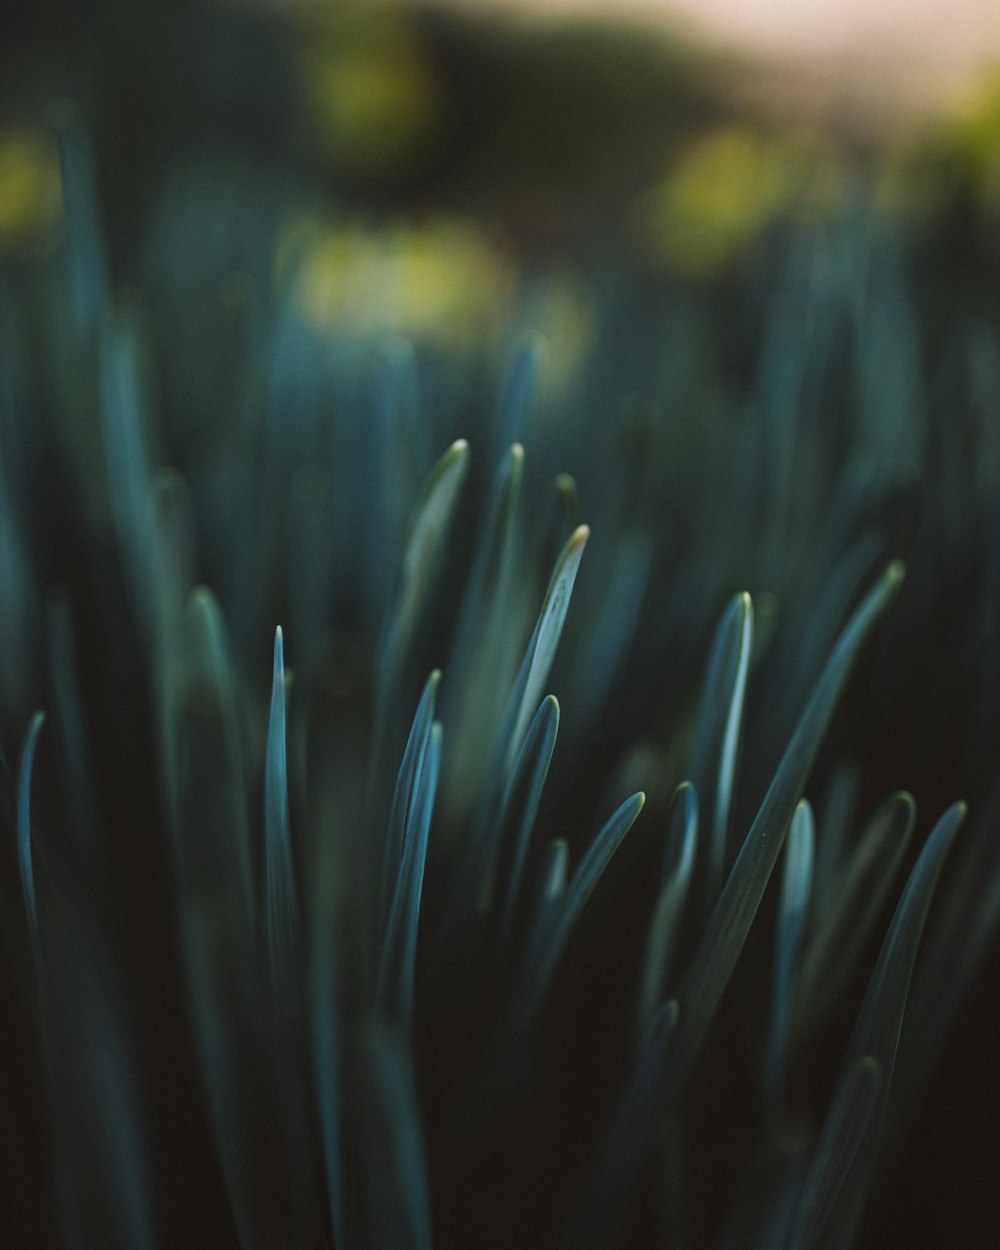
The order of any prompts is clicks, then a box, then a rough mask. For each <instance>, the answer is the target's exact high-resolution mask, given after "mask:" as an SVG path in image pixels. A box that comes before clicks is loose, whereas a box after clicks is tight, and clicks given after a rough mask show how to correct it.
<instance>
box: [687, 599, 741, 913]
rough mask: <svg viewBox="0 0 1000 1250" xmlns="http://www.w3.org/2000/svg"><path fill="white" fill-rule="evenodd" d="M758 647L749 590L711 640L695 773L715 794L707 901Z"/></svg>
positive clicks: (715, 878)
mask: <svg viewBox="0 0 1000 1250" xmlns="http://www.w3.org/2000/svg"><path fill="white" fill-rule="evenodd" d="M752 651H753V604H752V602H751V600H750V596H749V595H748V594H745V593H744V594H739V595H736V596H735V598H734V599H733V600H732V601H731V602H730V604H729V606H728V608H727V609H726V611H725V612H724V613H723V617H722V620H721V621H720V622H719V628H718V631H717V632H716V636H715V641H714V643H713V644H712V654H711V658H710V660H709V666H708V678H707V680H706V684H705V695H704V700H703V702H702V709H701V718H700V721H699V725H698V732H697V736H696V739H695V742H696V745H695V750H694V756H693V760H692V767H691V775H692V777H693V778H694V784H695V787H696V788H697V790H698V793H699V794H700V795H703V796H707V795H712V796H713V801H712V806H711V821H710V822H709V837H708V839H707V847H706V850H707V856H706V873H705V890H706V899H707V902H708V906H709V907H712V906H714V904H715V900H716V899H717V898H718V895H719V889H720V887H721V884H722V879H723V875H724V873H725V868H726V840H727V831H728V826H729V810H730V806H731V804H732V796H733V781H734V778H735V775H736V760H737V756H738V754H739V741H740V726H741V724H742V721H743V702H744V696H745V694H746V684H747V673H748V672H749V669H750V656H751V653H752Z"/></svg>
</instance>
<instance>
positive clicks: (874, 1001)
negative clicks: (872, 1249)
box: [796, 803, 966, 1247]
mask: <svg viewBox="0 0 1000 1250" xmlns="http://www.w3.org/2000/svg"><path fill="white" fill-rule="evenodd" d="M965 810H966V809H965V804H964V803H955V804H953V805H952V806H951V807H950V808H949V809H948V810H947V811H946V812H945V813H944V815H943V816H942V817H941V819H940V820H939V821H938V822H937V824H936V825H935V826H934V829H933V830H932V831H931V834H930V837H929V838H928V839H927V842H926V843H925V844H924V847H923V850H922V851H921V852H920V855H919V857H918V859H917V862H916V864H915V865H914V867H913V871H912V872H911V873H910V877H909V880H908V881H907V883H906V887H905V889H904V890H903V894H902V897H901V898H900V900H899V904H898V905H897V907H896V912H895V915H894V916H893V918H892V923H891V924H890V926H889V932H888V933H887V934H886V938H885V941H884V942H883V943H882V950H881V952H880V953H879V957H878V961H877V963H876V965H875V970H874V972H873V973H872V977H871V980H870V981H869V983H868V991H867V993H866V994H865V999H864V1002H863V1003H862V1005H861V1010H860V1012H859V1014H858V1020H857V1023H856V1024H855V1027H854V1033H853V1035H852V1037H851V1042H850V1045H849V1046H848V1051H847V1056H848V1057H847V1065H848V1066H847V1071H846V1074H845V1076H844V1078H843V1079H842V1082H841V1087H840V1090H839V1091H838V1094H837V1097H836V1102H835V1104H834V1110H833V1112H832V1113H831V1119H832V1120H833V1122H834V1127H833V1128H829V1130H828V1131H825V1132H824V1135H823V1138H822V1139H821V1141H820V1145H819V1147H818V1148H817V1154H816V1161H815V1163H814V1167H813V1173H814V1175H815V1177H816V1178H818V1179H815V1180H814V1179H813V1178H812V1177H811V1179H810V1184H809V1186H808V1187H807V1190H806V1194H805V1195H804V1198H803V1214H802V1215H801V1216H800V1221H801V1222H802V1223H803V1225H805V1224H806V1223H808V1227H807V1228H805V1231H804V1232H803V1237H802V1243H801V1244H803V1245H805V1246H808V1245H812V1244H817V1242H818V1241H822V1242H823V1244H827V1243H829V1244H832V1245H835V1246H845V1247H846V1246H849V1245H850V1244H851V1242H852V1240H853V1234H854V1229H855V1226H856V1224H857V1220H858V1217H859V1216H860V1213H861V1210H862V1206H863V1204H864V1200H865V1196H866V1193H867V1190H868V1186H869V1183H870V1181H871V1177H872V1173H873V1170H874V1166H875V1161H876V1154H877V1148H878V1139H879V1136H880V1130H881V1125H882V1120H883V1117H884V1113H885V1107H886V1103H887V1101H888V1097H889V1090H890V1087H891V1084H892V1076H893V1070H894V1068H895V1064H896V1053H897V1050H898V1048H899V1037H900V1032H901V1030H902V1027H903V1016H904V1012H905V1009H906V999H907V995H908V992H909V987H910V979H911V977H912V975H913V964H914V961H915V960H916V956H917V947H918V946H919V943H920V937H921V935H922V933H923V929H924V924H925V922H926V920H927V912H928V910H929V908H930V903H931V898H932V897H933V894H934V889H935V887H936V885H937V881H938V878H939V876H940V874H941V869H942V868H943V867H944V862H945V858H946V856H947V854H948V851H949V849H950V848H951V844H952V842H953V840H954V838H955V834H956V833H957V832H958V829H959V826H960V825H961V824H962V821H963V820H964V819H965ZM872 1064H874V1065H875V1068H876V1069H877V1073H878V1076H879V1079H878V1081H877V1083H875V1082H874V1081H873V1077H871V1076H868V1077H867V1078H865V1077H864V1075H863V1074H864V1073H865V1072H867V1071H868V1069H869V1068H870V1066H871V1065H872ZM873 1083H874V1085H875V1088H874V1089H872V1088H869V1087H870V1086H871V1085H872V1084H873ZM841 1122H844V1123H846V1124H847V1126H848V1128H849V1130H850V1131H849V1132H848V1131H847V1130H845V1129H843V1128H840V1127H839V1126H840V1125H841ZM834 1128H837V1129H838V1131H837V1132H836V1133H835V1132H834ZM831 1141H832V1142H835V1143H836V1145H837V1150H836V1151H833V1150H832V1149H831V1144H830V1143H831ZM845 1142H846V1143H847V1145H849V1146H850V1149H849V1150H848V1149H846V1147H845V1144H844V1143H845ZM831 1154H832V1157H833V1161H834V1163H835V1164H836V1166H833V1164H832V1163H831V1162H830V1161H829V1159H828V1155H831ZM820 1180H822V1182H823V1186H824V1187H823V1189H822V1190H821V1195H822V1201H820V1200H817V1199H816V1198H813V1197H811V1195H812V1194H813V1192H814V1190H815V1189H816V1188H817V1186H818V1185H819V1181H820ZM834 1182H835V1184H834ZM808 1210H814V1211H815V1214H814V1215H811V1216H810V1215H809V1214H808ZM821 1217H822V1218H821ZM813 1228H815V1229H816V1233H815V1235H813V1233H812V1231H811V1230H812V1229H813ZM827 1229H828V1230H829V1231H830V1236H829V1238H826V1230H827ZM807 1234H808V1236H807ZM796 1244H798V1243H796Z"/></svg>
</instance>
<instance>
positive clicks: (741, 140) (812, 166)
mask: <svg viewBox="0 0 1000 1250" xmlns="http://www.w3.org/2000/svg"><path fill="white" fill-rule="evenodd" d="M839 186H840V174H839V170H838V167H837V162H836V160H835V159H834V157H833V155H832V154H831V153H830V152H828V151H827V150H826V149H825V148H824V146H823V145H822V143H821V142H820V141H819V140H818V139H817V138H816V137H814V136H813V135H811V134H809V133H806V132H798V131H796V132H792V133H780V134H773V135H772V134H765V133H761V132H759V131H756V130H754V129H752V128H750V127H747V126H742V125H731V126H724V127H719V128H718V129H715V130H712V131H710V132H708V133H707V134H702V135H699V136H697V137H696V138H694V139H693V140H691V141H690V142H689V143H688V144H686V145H685V146H684V148H683V149H682V150H681V152H680V153H679V154H678V156H677V158H676V160H675V161H674V162H673V164H672V167H671V168H670V169H669V170H668V172H667V173H666V174H665V176H664V177H663V178H662V179H661V180H660V181H659V182H657V183H656V184H655V185H654V186H653V187H652V188H651V189H650V190H649V191H647V192H646V193H645V195H644V196H643V197H642V198H641V200H640V202H639V205H638V219H639V228H640V231H641V233H642V235H643V236H644V238H645V241H646V244H647V246H648V247H649V248H650V250H651V251H652V253H653V255H654V257H655V258H656V259H658V260H659V261H660V262H662V263H664V264H666V265H667V266H669V267H670V268H673V269H677V270H680V271H682V272H685V273H689V274H692V275H711V274H713V273H716V272H718V271H719V270H721V269H723V268H725V267H726V266H727V265H728V264H730V263H731V262H732V261H734V260H735V259H736V258H737V257H738V256H740V255H741V254H742V253H743V252H744V251H745V250H746V248H747V247H748V246H749V245H750V244H751V243H752V241H753V240H754V239H755V238H756V237H757V236H758V235H759V233H760V231H761V230H762V229H763V227H764V226H766V225H767V223H768V222H769V221H771V220H773V219H774V218H775V217H776V216H778V215H779V214H788V213H817V212H822V211H825V210H826V209H827V208H829V207H830V205H831V204H832V203H833V202H834V201H835V200H836V198H837V195H838V193H839Z"/></svg>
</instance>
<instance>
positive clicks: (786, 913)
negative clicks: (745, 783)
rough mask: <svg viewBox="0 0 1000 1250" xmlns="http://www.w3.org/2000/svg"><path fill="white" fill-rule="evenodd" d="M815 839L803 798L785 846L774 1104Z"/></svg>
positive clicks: (772, 1056) (771, 1050) (771, 1058)
mask: <svg viewBox="0 0 1000 1250" xmlns="http://www.w3.org/2000/svg"><path fill="white" fill-rule="evenodd" d="M815 840H816V830H815V825H814V821H813V811H812V807H811V806H810V805H809V803H808V801H807V800H806V799H803V800H802V801H801V803H799V805H798V807H796V809H795V815H794V816H793V817H792V825H791V828H790V829H789V831H788V839H787V841H786V843H785V872H784V879H783V881H782V883H781V884H782V888H781V903H780V904H779V909H778V940H777V948H776V950H775V959H774V1002H773V1005H772V1013H771V1036H770V1039H769V1043H768V1058H767V1085H768V1090H769V1092H770V1095H771V1098H772V1100H773V1101H774V1102H777V1101H779V1100H780V1098H781V1095H782V1089H783V1085H784V1067H785V1055H786V1048H787V1041H788V1017H789V1009H790V1006H791V1002H792V994H793V991H794V988H795V982H796V979H797V973H798V969H799V956H800V954H801V951H802V938H803V935H804V933H805V926H806V915H807V913H808V910H809V896H810V893H811V888H812V874H813V856H814V846H815Z"/></svg>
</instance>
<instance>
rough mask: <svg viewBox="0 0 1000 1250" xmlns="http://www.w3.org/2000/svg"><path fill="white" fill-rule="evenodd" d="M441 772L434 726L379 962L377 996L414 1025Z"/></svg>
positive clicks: (389, 1011)
mask: <svg viewBox="0 0 1000 1250" xmlns="http://www.w3.org/2000/svg"><path fill="white" fill-rule="evenodd" d="M440 772H441V726H440V725H439V724H438V722H437V721H435V722H434V723H433V725H432V726H431V730H430V735H429V740H428V743H427V749H426V751H425V752H424V758H423V762H422V765H421V769H420V773H419V775H418V777H417V779H416V784H415V790H414V796H413V804H412V809H411V815H410V819H409V821H408V823H407V828H406V838H405V843H404V848H403V860H402V864H401V866H400V871H399V877H398V880H397V882H396V892H395V895H394V897H393V900H392V905H391V908H390V911H389V918H388V922H387V925H386V933H385V940H384V942H383V944H382V954H381V958H380V961H379V972H378V987H377V1000H378V1003H379V1006H380V1007H381V1009H382V1010H383V1011H384V1012H385V1014H386V1015H387V1017H388V1018H389V1019H391V1020H393V1021H394V1022H396V1023H398V1024H399V1025H400V1026H401V1027H402V1028H403V1029H404V1030H408V1029H409V1026H410V1020H411V1017H412V1013H413V984H414V976H415V970H416V959H417V931H418V928H419V924H420V901H421V894H422V892H423V884H424V866H425V863H426V860H427V843H428V839H429V837H430V829H431V819H432V817H433V814H434V799H435V796H436V794H437V786H438V778H439V776H440Z"/></svg>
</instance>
